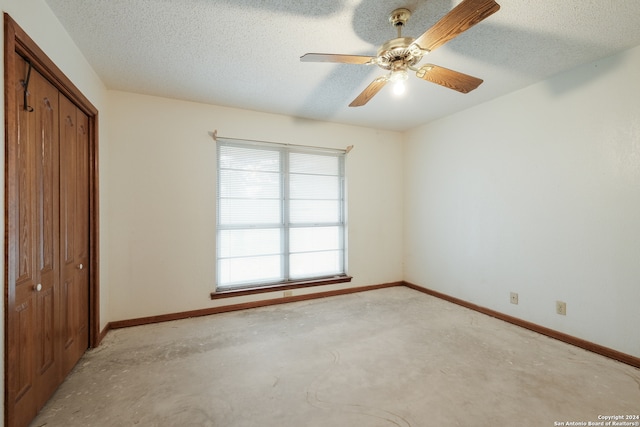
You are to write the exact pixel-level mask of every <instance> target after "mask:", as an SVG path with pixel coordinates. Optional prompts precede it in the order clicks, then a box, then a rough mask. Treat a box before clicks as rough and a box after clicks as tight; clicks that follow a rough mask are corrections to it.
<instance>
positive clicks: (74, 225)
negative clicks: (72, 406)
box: [60, 95, 89, 375]
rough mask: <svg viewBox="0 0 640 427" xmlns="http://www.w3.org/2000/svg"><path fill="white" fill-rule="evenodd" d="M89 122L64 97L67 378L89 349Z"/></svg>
mask: <svg viewBox="0 0 640 427" xmlns="http://www.w3.org/2000/svg"><path fill="white" fill-rule="evenodd" d="M88 125H89V118H88V117H87V116H86V115H85V114H84V113H83V112H82V111H80V110H79V109H78V108H77V107H76V106H75V105H74V104H73V103H72V102H71V101H69V100H68V99H67V98H66V97H64V96H63V95H60V244H61V246H60V254H61V280H60V284H61V288H60V322H61V325H60V326H61V333H62V346H61V351H62V357H61V360H62V365H63V368H62V370H63V375H66V374H67V373H68V372H69V371H71V369H72V368H73V366H75V364H76V363H77V362H78V360H79V359H80V357H82V355H83V354H84V352H85V351H86V350H87V348H88V347H89V311H88V305H89V289H88V287H89V280H88V278H89V274H88V271H89V269H88V264H89V187H88V183H87V179H88V171H89V169H88V168H89V164H88V162H89V157H88V142H89V132H88Z"/></svg>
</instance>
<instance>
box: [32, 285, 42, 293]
mask: <svg viewBox="0 0 640 427" xmlns="http://www.w3.org/2000/svg"><path fill="white" fill-rule="evenodd" d="M33 288H34V289H35V290H36V292H40V291H41V290H42V284H41V283H38V284H37V285H35V286H34V287H33Z"/></svg>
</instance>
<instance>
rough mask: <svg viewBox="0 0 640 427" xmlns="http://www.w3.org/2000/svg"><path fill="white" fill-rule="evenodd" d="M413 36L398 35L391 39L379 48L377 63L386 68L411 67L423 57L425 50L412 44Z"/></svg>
mask: <svg viewBox="0 0 640 427" xmlns="http://www.w3.org/2000/svg"><path fill="white" fill-rule="evenodd" d="M413 41H414V39H413V38H411V37H398V38H396V39H392V40H389V41H388V42H386V43H385V44H383V45H382V46H381V47H380V49H378V57H377V58H376V64H377V65H378V66H379V67H380V68H383V69H385V70H396V69H399V68H403V69H405V68H407V67H411V66H413V65H415V64H417V63H418V62H420V60H421V59H422V57H423V56H424V51H422V50H421V49H420V48H419V47H418V46H416V45H415V44H412V43H413Z"/></svg>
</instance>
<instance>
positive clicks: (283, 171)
mask: <svg viewBox="0 0 640 427" xmlns="http://www.w3.org/2000/svg"><path fill="white" fill-rule="evenodd" d="M216 142H217V143H216V264H215V265H216V282H215V291H214V292H213V293H212V294H211V298H212V299H216V298H223V297H226V296H235V295H248V294H254V293H260V292H268V291H276V290H285V291H286V290H290V289H296V288H305V287H310V286H318V285H327V284H335V283H344V282H350V281H351V277H350V276H348V275H347V217H346V214H347V202H346V150H337V149H330V148H320V147H308V146H300V145H290V144H278V143H267V142H262V141H248V140H239V139H233V138H218V139H217V141H216ZM224 146H231V147H239V148H243V149H256V150H265V151H276V152H278V153H279V172H278V175H279V181H280V184H279V185H280V197H279V203H280V221H279V223H278V224H277V226H276V227H274V228H278V229H280V231H281V239H280V240H281V241H280V244H281V250H280V254H279V256H280V257H281V259H280V264H281V270H282V271H281V273H282V277H283V278H284V279H283V280H269V279H264V280H256V281H252V282H246V283H238V284H231V285H220V283H221V277H220V275H221V268H220V261H221V259H223V257H221V252H220V251H221V247H222V246H221V244H220V242H221V240H220V239H221V232H222V231H225V230H238V229H251V228H254V227H255V226H256V225H257V226H260V225H261V224H258V223H256V224H255V225H247V226H246V227H242V226H237V225H236V226H234V225H228V224H227V225H222V224H221V197H222V195H221V170H222V168H221V164H220V161H221V155H220V152H221V148H222V147H224ZM291 153H302V154H312V155H326V156H329V157H335V158H337V159H338V162H339V174H338V175H337V177H338V179H339V187H340V188H339V199H338V201H339V218H338V221H337V222H331V223H329V222H317V223H306V224H304V225H301V224H293V225H292V223H291V222H290V221H289V219H290V217H289V211H290V202H291V199H290V188H289V181H290V178H291V176H292V173H291V172H290V170H289V169H290V168H289V162H290V154H291ZM273 225H275V224H273ZM327 226H332V227H335V226H337V227H339V233H340V236H339V241H340V242H339V243H340V248H339V251H340V252H341V257H340V260H339V264H340V268H339V270H340V272H339V273H333V274H329V275H318V276H309V277H302V278H291V269H290V262H289V260H290V258H291V255H292V252H291V248H290V246H289V245H290V241H289V233H290V231H291V230H292V229H294V228H301V227H309V228H314V227H327Z"/></svg>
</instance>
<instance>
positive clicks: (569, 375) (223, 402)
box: [31, 287, 640, 427]
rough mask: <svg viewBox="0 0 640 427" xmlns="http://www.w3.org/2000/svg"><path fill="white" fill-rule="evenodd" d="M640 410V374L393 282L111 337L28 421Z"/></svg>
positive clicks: (415, 422) (435, 418)
mask: <svg viewBox="0 0 640 427" xmlns="http://www.w3.org/2000/svg"><path fill="white" fill-rule="evenodd" d="M637 414H640V370H639V369H636V368H633V367H631V366H628V365H625V364H622V363H619V362H616V361H613V360H611V359H607V358H605V357H603V356H599V355H597V354H593V353H590V352H588V351H585V350H582V349H579V348H576V347H573V346H571V345H568V344H565V343H562V342H559V341H556V340H554V339H551V338H548V337H546V336H543V335H539V334H537V333H534V332H531V331H529V330H526V329H522V328H520V327H517V326H514V325H511V324H509V323H505V322H503V321H500V320H497V319H494V318H492V317H489V316H486V315H483V314H480V313H477V312H474V311H472V310H469V309H466V308H463V307H460V306H457V305H454V304H451V303H449V302H446V301H443V300H440V299H438V298H434V297H431V296H428V295H425V294H422V293H420V292H417V291H415V290H412V289H408V288H405V287H394V288H385V289H379V290H375V291H368V292H361V293H356V294H349V295H343V296H337V297H330V298H323V299H317V300H309V301H302V302H295V303H288V304H282V305H275V306H269V307H262V308H256V309H250V310H244V311H237V312H231V313H224V314H218V315H213V316H206V317H199V318H192V319H185V320H179V321H174V322H166V323H159V324H153V325H147V326H140V327H132V328H126V329H118V330H113V331H111V332H109V333H108V335H107V336H106V337H105V339H104V341H103V344H102V345H101V346H100V347H99V348H97V349H94V350H90V351H88V352H87V353H86V354H85V355H84V356H83V358H82V359H81V360H80V362H79V363H78V365H77V366H76V367H75V369H74V370H73V372H72V373H71V374H70V376H69V377H68V378H67V379H66V380H65V382H64V383H63V384H62V385H61V386H60V387H59V389H58V390H57V392H56V393H55V394H54V396H53V397H52V398H51V399H50V400H49V402H48V403H47V404H46V406H45V407H44V408H43V410H42V411H41V412H40V414H39V415H38V417H37V418H36V419H35V420H34V421H33V422H32V424H31V425H32V426H47V427H54V426H64V427H74V426H82V427H87V426H99V427H103V426H161V427H164V426H167V427H173V426H194V427H195V426H198V427H200V426H225V427H227V426H234V427H235V426H238V427H239V426H242V427H244V426H256V427H258V426H259V427H269V426H278V427H287V426H296V427H297V426H301V427H315V426H318V427H320V426H322V427H325V426H332V427H334V426H337V427H342V426H345V427H347V426H348V427H358V426H366V427H377V426H380V427H382V426H385V427H387V426H399V427H410V426H411V427H419V426H476V427H485V426H486V427H496V426H519V427H526V426H536V427H540V426H560V425H572V424H570V423H584V424H574V425H598V424H587V423H597V422H600V421H602V422H603V424H602V425H606V424H605V423H606V420H605V419H604V418H603V417H607V416H618V415H624V416H626V415H629V416H632V417H633V416H634V415H637ZM618 421H626V420H624V419H622V420H618ZM639 421H640V420H637V419H636V420H633V419H631V420H629V422H631V423H634V422H638V423H637V424H628V425H636V426H637V425H640V422H639ZM609 425H614V424H609ZM619 425H625V424H619Z"/></svg>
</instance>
